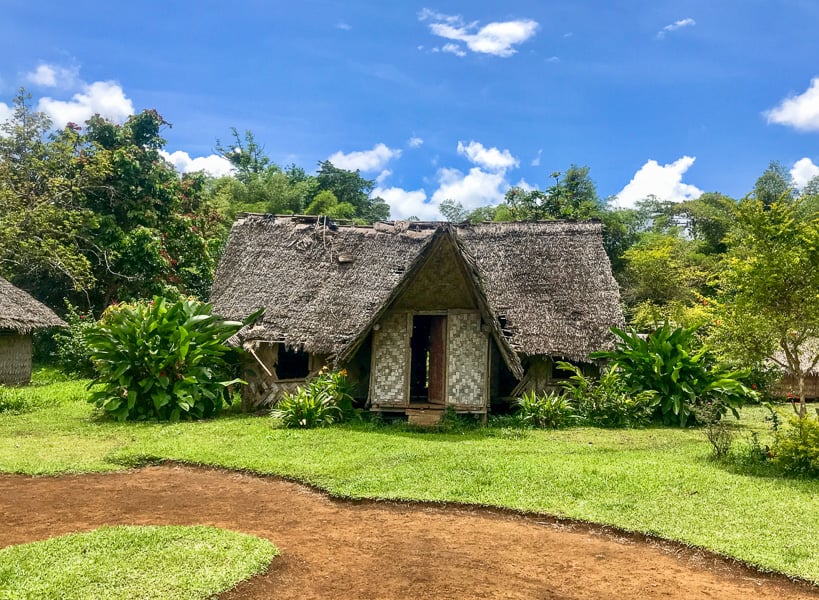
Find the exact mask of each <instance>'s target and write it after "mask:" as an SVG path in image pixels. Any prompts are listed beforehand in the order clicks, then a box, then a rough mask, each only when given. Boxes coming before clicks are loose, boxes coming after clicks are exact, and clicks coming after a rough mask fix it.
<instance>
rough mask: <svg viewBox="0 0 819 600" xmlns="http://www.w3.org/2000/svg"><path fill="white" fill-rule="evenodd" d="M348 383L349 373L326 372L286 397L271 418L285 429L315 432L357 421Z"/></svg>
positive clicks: (277, 405) (272, 411)
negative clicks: (353, 419) (349, 421)
mask: <svg viewBox="0 0 819 600" xmlns="http://www.w3.org/2000/svg"><path fill="white" fill-rule="evenodd" d="M350 392H351V389H350V385H349V384H348V383H347V372H346V371H344V370H342V371H336V372H332V371H326V372H322V373H319V374H318V375H317V376H316V377H314V378H312V379H310V380H308V381H307V382H306V383H305V385H302V386H299V387H298V388H297V389H296V391H295V392H293V393H291V394H286V395H285V396H284V397H283V398H282V399H281V400H279V402H278V404H276V406H275V408H273V410H271V411H270V416H272V417H273V418H276V419H280V420H281V422H282V424H283V425H284V426H285V427H291V428H302V429H312V428H313V427H324V426H326V425H332V424H333V423H340V422H342V421H345V420H349V419H351V418H354V417H355V416H356V415H357V411H356V410H355V409H354V408H353V397H352V394H351V393H350Z"/></svg>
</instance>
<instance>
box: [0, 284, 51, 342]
mask: <svg viewBox="0 0 819 600" xmlns="http://www.w3.org/2000/svg"><path fill="white" fill-rule="evenodd" d="M48 327H67V325H66V323H65V321H63V320H62V319H61V318H60V317H58V316H57V315H56V314H54V311H52V310H51V309H50V308H48V307H47V306H46V305H45V304H43V303H42V302H40V301H38V300H35V299H34V298H32V297H31V295H30V294H28V293H27V292H25V291H23V290H21V289H20V288H18V287H15V286H14V285H12V284H11V283H9V282H8V281H7V280H5V279H3V278H2V277H0V329H3V330H9V331H13V332H15V333H17V334H19V335H28V334H29V333H31V332H33V331H36V330H38V329H46V328H48Z"/></svg>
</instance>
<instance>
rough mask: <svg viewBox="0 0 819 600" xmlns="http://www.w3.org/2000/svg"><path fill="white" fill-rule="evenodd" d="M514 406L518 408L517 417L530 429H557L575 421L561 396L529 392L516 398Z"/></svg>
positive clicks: (573, 413) (552, 393) (570, 408)
mask: <svg viewBox="0 0 819 600" xmlns="http://www.w3.org/2000/svg"><path fill="white" fill-rule="evenodd" d="M515 404H516V405H517V407H518V412H517V415H518V416H519V417H520V418H521V419H522V420H523V422H524V423H526V424H528V425H531V426H532V427H539V428H541V429H559V428H560V427H566V426H567V425H570V424H571V423H572V421H575V420H576V419H577V415H575V412H574V409H573V408H572V406H571V404H569V402H568V401H567V400H566V396H564V395H563V394H556V393H554V392H551V393H549V394H537V393H536V392H534V391H531V392H527V393H525V394H523V395H522V396H521V397H520V398H518V399H517V400H516V401H515Z"/></svg>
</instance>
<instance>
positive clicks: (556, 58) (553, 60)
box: [546, 56, 560, 63]
mask: <svg viewBox="0 0 819 600" xmlns="http://www.w3.org/2000/svg"><path fill="white" fill-rule="evenodd" d="M546 62H550V63H559V62H560V57H559V56H550V57H549V58H547V59H546Z"/></svg>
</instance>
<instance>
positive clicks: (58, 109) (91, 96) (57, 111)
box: [37, 81, 134, 128]
mask: <svg viewBox="0 0 819 600" xmlns="http://www.w3.org/2000/svg"><path fill="white" fill-rule="evenodd" d="M37 110H41V111H43V112H44V113H46V114H47V115H48V116H49V117H51V120H52V121H53V122H54V125H55V126H56V127H58V128H61V127H64V126H65V125H66V123H78V124H81V123H84V122H85V121H87V120H88V119H90V118H91V117H92V116H93V115H95V114H97V113H99V114H100V115H102V116H103V117H105V118H107V119H110V120H112V121H116V122H122V121H124V120H125V119H126V118H128V117H129V116H130V115H132V114H134V105H133V103H132V102H131V100H130V98H128V97H127V96H126V95H125V92H124V91H123V90H122V87H120V85H119V84H118V83H115V82H113V81H95V82H94V83H89V84H84V85H83V90H82V92H78V93H76V94H74V95H73V96H72V97H71V100H55V99H54V98H49V97H44V98H40V101H39V102H38V104H37Z"/></svg>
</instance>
